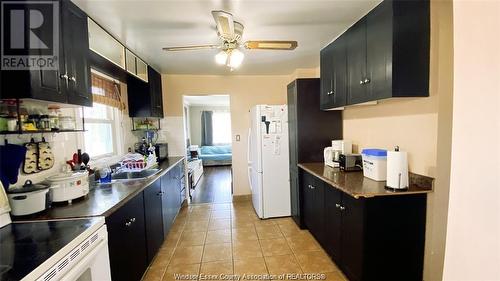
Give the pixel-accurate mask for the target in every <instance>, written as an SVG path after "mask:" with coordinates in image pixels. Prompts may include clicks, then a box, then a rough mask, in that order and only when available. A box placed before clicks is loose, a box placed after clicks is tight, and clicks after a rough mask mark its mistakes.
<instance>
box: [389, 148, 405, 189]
mask: <svg viewBox="0 0 500 281" xmlns="http://www.w3.org/2000/svg"><path fill="white" fill-rule="evenodd" d="M408 186H409V183H408V153H406V152H405V151H399V147H398V146H396V147H395V148H394V151H388V152H387V183H386V188H388V189H393V190H404V189H408Z"/></svg>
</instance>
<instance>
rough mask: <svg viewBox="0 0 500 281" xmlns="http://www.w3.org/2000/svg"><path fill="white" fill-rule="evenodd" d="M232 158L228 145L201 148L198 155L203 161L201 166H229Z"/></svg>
mask: <svg viewBox="0 0 500 281" xmlns="http://www.w3.org/2000/svg"><path fill="white" fill-rule="evenodd" d="M232 156H233V153H232V148H231V146H230V145H213V146H202V147H201V148H200V155H199V157H200V159H201V160H203V165H229V164H231V160H232Z"/></svg>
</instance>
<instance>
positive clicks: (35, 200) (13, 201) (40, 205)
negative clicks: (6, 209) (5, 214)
mask: <svg viewBox="0 0 500 281" xmlns="http://www.w3.org/2000/svg"><path fill="white" fill-rule="evenodd" d="M7 196H8V197H9V204H10V208H11V209H12V210H11V214H12V215H13V216H26V215H31V214H35V213H38V212H41V211H44V210H45V209H47V208H48V207H49V203H50V201H49V185H48V184H43V183H38V184H33V182H31V181H30V180H27V181H26V182H25V183H24V185H23V186H22V187H19V188H11V189H9V190H8V191H7Z"/></svg>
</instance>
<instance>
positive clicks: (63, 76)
mask: <svg viewBox="0 0 500 281" xmlns="http://www.w3.org/2000/svg"><path fill="white" fill-rule="evenodd" d="M59 78H61V79H65V80H68V74H66V73H64V74H61V75H59Z"/></svg>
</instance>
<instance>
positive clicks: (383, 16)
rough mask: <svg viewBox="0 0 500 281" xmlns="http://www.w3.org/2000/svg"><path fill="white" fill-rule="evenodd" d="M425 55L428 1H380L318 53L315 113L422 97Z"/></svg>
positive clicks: (426, 89) (426, 73)
mask: <svg viewBox="0 0 500 281" xmlns="http://www.w3.org/2000/svg"><path fill="white" fill-rule="evenodd" d="M429 49H430V8H429V1H428V0H416V1H388V0H386V1H383V2H382V3H380V4H379V5H378V6H377V7H375V8H374V9H373V10H372V11H370V12H369V13H368V14H367V15H366V16H365V17H363V18H362V19H360V20H359V21H358V22H356V23H355V24H354V25H353V26H351V27H350V28H349V29H348V30H347V31H346V32H345V33H344V34H342V35H341V36H340V37H339V38H337V39H336V40H335V41H334V42H332V43H331V44H330V45H328V46H327V47H325V48H324V49H323V50H322V51H321V53H320V56H321V85H322V90H321V101H322V102H321V109H324V110H325V109H334V108H338V107H342V106H346V105H353V104H359V103H364V102H370V101H376V100H381V99H386V98H393V97H428V96H429V58H430V57H429ZM343 62H345V63H346V66H345V68H344V67H343V64H342V63H343ZM342 81H346V85H345V86H344V85H343V84H342ZM344 87H345V88H344ZM343 89H344V90H343Z"/></svg>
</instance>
